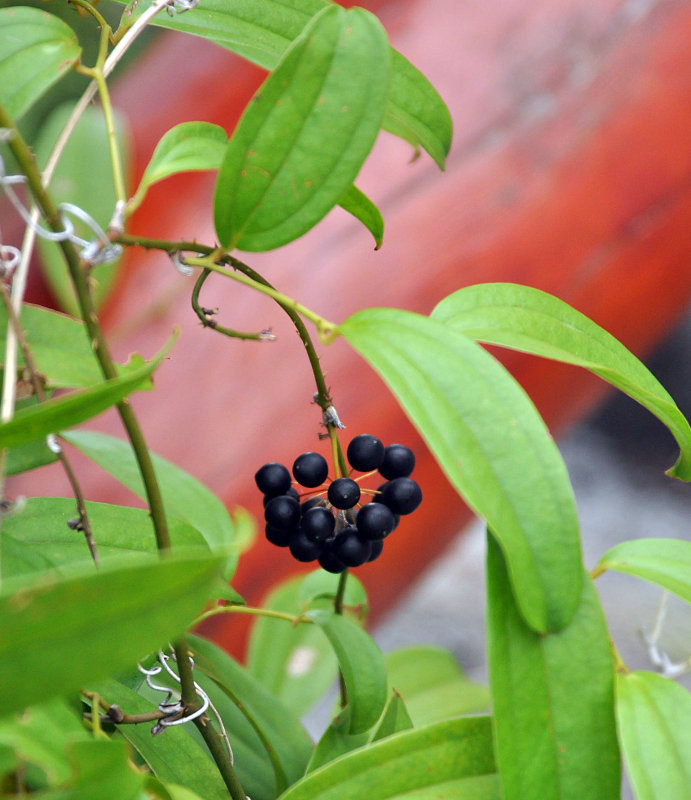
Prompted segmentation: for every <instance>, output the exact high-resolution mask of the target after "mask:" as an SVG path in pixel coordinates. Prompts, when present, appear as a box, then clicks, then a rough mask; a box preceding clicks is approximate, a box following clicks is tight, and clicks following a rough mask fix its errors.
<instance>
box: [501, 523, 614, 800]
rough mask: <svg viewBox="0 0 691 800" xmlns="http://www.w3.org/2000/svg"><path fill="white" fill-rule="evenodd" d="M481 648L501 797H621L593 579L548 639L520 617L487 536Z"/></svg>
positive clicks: (606, 651) (605, 639) (607, 664)
mask: <svg viewBox="0 0 691 800" xmlns="http://www.w3.org/2000/svg"><path fill="white" fill-rule="evenodd" d="M488 539H489V541H488V555H487V583H488V588H487V592H488V595H487V597H488V617H487V619H488V628H487V629H488V650H489V674H490V686H491V689H492V703H493V707H494V730H495V743H496V757H497V765H498V767H499V773H500V774H501V780H502V786H503V790H504V800H533V798H535V800H609V799H610V798H611V800H618V798H619V796H620V795H619V784H620V781H621V775H620V763H619V750H618V746H617V739H616V730H615V723H614V667H613V660H612V652H611V648H610V642H609V635H608V632H607V627H606V625H605V621H604V618H603V615H602V610H601V608H600V603H599V600H598V597H597V593H596V592H595V589H594V587H593V584H592V581H591V580H590V578H589V577H588V576H587V574H585V573H584V572H583V573H582V576H583V577H582V595H581V602H580V604H579V607H578V609H577V611H576V615H575V616H574V618H573V620H572V621H571V624H570V625H569V626H568V627H566V628H565V629H564V630H562V631H560V632H559V633H551V634H548V635H547V636H541V635H540V634H538V633H536V632H535V631H532V630H531V629H530V628H528V626H527V625H526V624H525V622H524V621H523V619H522V618H521V616H520V614H519V612H518V608H517V606H516V601H515V600H514V597H513V594H512V591H511V585H510V583H509V580H508V575H507V568H506V564H505V561H504V558H503V556H502V553H501V550H500V549H499V546H498V545H497V544H496V542H495V541H494V539H493V538H492V537H491V536H490V537H488Z"/></svg>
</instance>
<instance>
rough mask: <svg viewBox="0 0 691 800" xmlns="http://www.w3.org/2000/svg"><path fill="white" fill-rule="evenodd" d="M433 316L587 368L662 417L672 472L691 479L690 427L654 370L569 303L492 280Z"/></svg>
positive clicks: (479, 337)
mask: <svg viewBox="0 0 691 800" xmlns="http://www.w3.org/2000/svg"><path fill="white" fill-rule="evenodd" d="M432 317H433V318H435V319H438V320H440V321H442V322H445V323H446V324H447V325H450V326H451V327H453V328H454V329H456V330H459V331H462V332H463V333H465V334H466V336H470V337H471V338H473V339H475V340H476V341H481V342H486V343H488V344H496V345H500V346H501V347H510V348H512V349H513V350H521V351H523V352H526V353H533V354H535V355H539V356H543V357H545V358H552V359H555V360H556V361H562V362H564V363H566V364H575V365H576V366H579V367H585V369H588V370H590V371H591V372H593V373H595V375H599V377H600V378H602V379H603V380H605V381H607V382H608V383H611V384H612V385H613V386H616V387H617V388H618V389H620V390H621V391H622V392H625V393H626V394H628V395H629V396H630V397H632V398H633V399H634V400H636V401H638V402H639V403H640V404H641V405H642V406H644V407H645V408H647V409H648V410H649V411H650V412H651V413H653V414H654V415H655V416H656V417H657V418H658V419H659V420H661V421H662V422H663V423H664V424H665V425H666V426H667V427H668V428H669V429H670V431H671V432H672V433H673V434H674V437H675V438H676V440H677V443H678V444H679V447H680V449H681V455H680V457H679V460H678V461H677V463H676V464H675V465H674V466H673V467H672V468H671V469H669V470H668V474H669V475H671V476H673V477H675V478H681V479H682V480H685V481H689V480H691V427H690V426H689V423H688V422H687V420H686V418H685V417H684V415H683V414H682V413H681V411H679V409H678V408H677V406H676V404H675V402H674V400H673V399H672V398H671V397H670V396H669V394H668V393H667V391H666V390H665V389H664V387H663V386H662V385H661V384H660V383H659V382H658V380H657V379H656V378H655V377H654V376H653V374H652V373H651V372H650V371H649V370H648V369H647V367H645V365H644V364H642V363H641V362H640V361H639V360H638V359H637V358H636V357H635V356H634V355H633V354H632V353H630V352H629V351H628V350H627V349H626V348H625V347H624V346H623V345H622V344H621V343H620V342H619V341H617V339H615V338H614V336H612V335H611V334H609V333H607V331H605V330H603V329H602V328H601V327H600V326H599V325H596V324H595V323H594V322H592V321H591V320H590V319H588V317H586V316H585V315H584V314H581V313H580V312H579V311H576V310H575V309H574V308H571V306H570V305H568V303H564V302H563V301H562V300H559V299H558V298H556V297H554V296H552V295H550V294H547V293H546V292H541V291H539V290H538V289H533V288H531V287H529V286H519V285H518V284H513V283H487V284H479V285H476V286H469V287H467V288H465V289H460V290H459V291H457V292H454V293H453V294H452V295H449V296H448V297H446V298H444V300H442V301H441V303H439V305H438V306H437V307H436V308H435V309H434V311H433V312H432Z"/></svg>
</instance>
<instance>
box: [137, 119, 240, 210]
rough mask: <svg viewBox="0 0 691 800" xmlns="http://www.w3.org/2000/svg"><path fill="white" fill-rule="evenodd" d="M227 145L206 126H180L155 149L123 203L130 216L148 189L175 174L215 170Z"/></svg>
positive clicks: (220, 130)
mask: <svg viewBox="0 0 691 800" xmlns="http://www.w3.org/2000/svg"><path fill="white" fill-rule="evenodd" d="M227 145H228V135H227V134H226V132H225V131H224V130H223V128H221V127H220V126H219V125H213V124H212V123H210V122H181V123H180V124H179V125H176V126H175V127H174V128H171V129H170V130H169V131H167V132H166V133H165V134H163V137H162V138H161V140H160V141H159V143H158V144H157V145H156V149H155V150H154V152H153V155H152V156H151V161H149V163H148V165H147V167H146V169H145V170H144V174H143V175H142V179H141V181H140V182H139V187H138V188H137V191H136V193H135V195H134V197H133V198H132V199H131V200H130V201H129V202H128V203H127V213H130V214H131V213H132V212H133V211H134V210H135V208H137V207H138V206H139V204H140V203H141V202H142V200H143V199H144V195H145V194H146V192H147V191H148V189H149V187H150V186H152V185H153V184H154V183H157V182H158V181H162V180H163V179H164V178H168V177H169V176H171V175H175V174H176V173H178V172H193V171H200V170H208V169H211V170H215V169H219V168H220V166H221V163H222V161H223V156H224V155H225V151H226V147H227Z"/></svg>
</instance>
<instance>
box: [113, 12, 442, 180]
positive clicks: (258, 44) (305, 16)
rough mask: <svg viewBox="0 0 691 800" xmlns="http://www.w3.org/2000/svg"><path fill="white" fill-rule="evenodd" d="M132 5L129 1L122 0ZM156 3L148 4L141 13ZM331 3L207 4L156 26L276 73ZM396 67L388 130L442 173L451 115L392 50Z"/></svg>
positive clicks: (157, 21) (162, 18) (161, 19)
mask: <svg viewBox="0 0 691 800" xmlns="http://www.w3.org/2000/svg"><path fill="white" fill-rule="evenodd" d="M119 2H126V0H119ZM149 5H150V3H149V2H142V3H140V4H139V5H138V6H137V9H136V11H135V12H134V13H135V14H137V13H141V11H143V10H144V9H145V8H147V7H148V6H149ZM328 5H330V3H329V2H328V0H240V1H239V2H234V3H232V4H229V3H227V2H226V0H205V2H204V6H203V7H202V8H197V9H195V10H194V11H192V12H190V13H185V14H179V15H176V16H175V17H173V18H167V17H166V16H164V15H163V14H159V15H158V16H157V17H156V18H155V19H154V21H153V24H154V25H162V26H164V27H171V28H175V29H176V30H181V31H186V32H187V33H192V34H195V35H197V36H202V37H204V38H205V39H209V40H211V41H212V42H216V43H217V44H220V45H221V46H222V47H226V48H227V49H229V50H232V51H233V52H234V53H237V54H238V55H240V56H242V57H243V58H246V59H247V60H248V61H252V62H253V63H254V64H258V65H259V66H260V67H264V69H267V70H272V69H274V67H275V66H276V65H277V64H278V62H279V60H280V59H281V57H282V56H283V54H284V53H285V51H286V50H287V49H288V47H289V46H290V44H291V42H292V41H293V40H294V39H295V38H297V37H298V36H299V35H300V33H301V32H302V30H303V29H304V27H305V26H306V25H307V23H308V22H309V21H310V18H311V17H313V16H314V15H315V14H317V13H318V12H319V11H321V10H322V9H324V8H325V7H326V6H328ZM391 66H392V68H393V71H392V75H391V84H390V86H389V94H388V99H387V103H386V113H385V115H384V120H383V122H382V127H383V128H384V130H387V131H389V132H391V133H393V134H395V135H396V136H400V137H402V138H403V139H405V140H406V141H408V142H410V143H411V144H412V145H413V146H414V147H416V148H418V147H422V148H423V149H424V150H426V151H427V152H428V153H429V154H430V156H432V158H433V159H434V160H435V161H436V162H437V164H438V165H439V167H440V168H441V169H443V168H444V161H445V158H446V156H447V154H448V152H449V149H450V147H451V132H452V124H451V115H450V114H449V110H448V108H447V107H446V105H445V104H444V101H443V100H442V99H441V97H440V96H439V94H438V92H437V91H436V89H435V88H434V87H433V86H432V84H431V83H430V82H429V81H428V80H427V78H425V76H424V75H423V74H422V73H421V72H419V71H418V70H417V69H416V68H415V67H414V66H413V65H412V64H410V62H408V61H407V60H406V59H405V58H404V57H403V56H402V55H401V54H400V53H398V52H396V51H395V50H393V49H392V63H391Z"/></svg>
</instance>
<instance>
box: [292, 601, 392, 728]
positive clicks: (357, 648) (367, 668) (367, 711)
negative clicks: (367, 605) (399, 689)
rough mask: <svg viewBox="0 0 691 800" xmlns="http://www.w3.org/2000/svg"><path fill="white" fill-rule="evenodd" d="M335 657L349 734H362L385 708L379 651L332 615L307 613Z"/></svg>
mask: <svg viewBox="0 0 691 800" xmlns="http://www.w3.org/2000/svg"><path fill="white" fill-rule="evenodd" d="M306 616H308V617H309V618H310V619H311V620H313V621H314V622H315V624H317V625H319V627H320V628H321V629H322V630H323V631H324V633H325V634H326V638H327V639H328V640H329V642H330V643H331V646H332V647H333V649H334V652H335V653H336V658H337V659H338V664H339V667H340V669H341V674H342V675H343V681H344V683H345V687H346V694H347V697H348V709H349V712H350V719H349V725H348V733H350V734H354V733H362V732H363V731H366V730H368V729H369V728H371V727H372V725H374V723H375V722H376V721H377V720H378V719H379V717H380V715H381V713H382V711H383V710H384V706H385V705H386V695H387V690H386V667H385V665H384V657H383V656H382V654H381V651H380V650H379V648H378V647H377V645H376V644H375V643H374V640H373V639H372V637H371V636H369V635H368V634H367V633H365V631H363V630H362V628H360V627H358V626H357V625H356V624H355V623H354V622H352V621H351V620H349V619H348V618H347V617H343V616H340V615H339V614H334V613H333V612H332V611H323V610H317V611H308V612H307V615H306Z"/></svg>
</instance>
